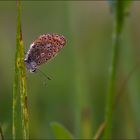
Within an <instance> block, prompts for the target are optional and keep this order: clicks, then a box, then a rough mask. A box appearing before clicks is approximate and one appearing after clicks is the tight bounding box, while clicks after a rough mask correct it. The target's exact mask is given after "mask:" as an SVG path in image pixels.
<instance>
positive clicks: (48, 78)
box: [37, 69, 51, 80]
mask: <svg viewBox="0 0 140 140" xmlns="http://www.w3.org/2000/svg"><path fill="white" fill-rule="evenodd" d="M37 70H38V71H39V72H40V73H41V74H42V75H44V76H45V77H46V78H47V79H48V80H51V78H50V77H48V76H47V75H46V74H45V73H44V72H43V71H41V70H40V69H37Z"/></svg>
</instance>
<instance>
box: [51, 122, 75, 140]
mask: <svg viewBox="0 0 140 140" xmlns="http://www.w3.org/2000/svg"><path fill="white" fill-rule="evenodd" d="M51 128H52V131H53V134H54V136H55V138H56V139H70V140H72V139H73V137H72V135H71V134H70V132H69V131H68V130H67V129H66V128H64V127H63V126H62V125H61V124H59V123H56V122H54V123H52V124H51Z"/></svg>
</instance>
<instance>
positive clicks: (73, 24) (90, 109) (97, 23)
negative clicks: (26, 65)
mask: <svg viewBox="0 0 140 140" xmlns="http://www.w3.org/2000/svg"><path fill="white" fill-rule="evenodd" d="M65 4H66V5H65ZM139 6H140V3H139V2H135V4H134V5H133V7H132V10H131V13H130V19H131V20H130V21H128V22H129V23H130V31H129V33H126V34H130V35H131V36H130V38H131V39H132V42H131V43H132V47H131V45H130V43H128V42H127V41H128V39H129V41H130V38H129V37H127V36H126V38H125V39H124V41H125V42H126V44H125V45H123V47H122V48H123V49H125V47H126V50H124V51H123V54H122V55H121V57H120V59H121V60H123V61H124V62H122V61H121V62H119V70H118V72H119V75H118V79H119V80H118V81H117V83H118V84H119V85H120V84H121V82H120V80H123V78H124V79H125V76H126V77H127V73H129V70H130V71H131V68H132V67H133V64H134V62H135V61H136V60H138V59H139V51H140V50H139V43H140V42H139V21H140V18H139V12H140V11H139ZM67 10H68V11H67ZM0 17H1V23H0V31H1V32H0V36H1V38H0V41H1V51H0V66H1V67H0V76H1V80H0V89H1V92H0V95H1V98H0V122H1V124H2V128H3V132H4V136H5V137H6V138H11V121H12V120H11V118H10V117H9V116H10V115H11V98H12V97H11V90H12V89H11V85H12V80H13V79H12V77H13V71H14V70H13V64H14V53H15V45H16V44H15V35H16V29H15V24H16V18H15V17H16V6H15V2H12V1H11V2H10V1H9V2H6V1H1V2H0ZM9 20H10V23H9ZM22 29H23V30H22V33H23V35H24V46H25V48H26V49H25V50H28V48H29V45H30V43H31V42H32V41H33V40H34V39H35V38H36V37H38V36H39V35H40V34H44V33H47V32H57V33H60V34H63V35H64V36H66V38H67V40H68V42H67V45H66V47H65V48H64V49H63V50H62V51H61V52H60V54H58V56H57V57H56V58H55V59H53V60H52V61H50V62H49V63H48V64H46V65H42V66H41V67H40V68H41V70H42V71H43V72H45V73H46V74H47V75H50V77H52V80H51V81H49V82H48V83H47V86H44V85H43V81H44V78H42V76H40V74H39V73H36V74H28V75H27V80H28V85H27V88H28V95H29V98H30V104H29V108H30V118H32V119H30V138H36V139H37V138H38V139H41V138H44V139H46V138H48V139H51V138H53V134H52V131H51V128H50V123H51V122H54V121H55V122H58V123H60V124H62V125H64V126H65V127H66V128H67V129H68V131H70V133H72V134H73V135H74V137H75V136H76V135H77V136H76V137H78V135H79V130H78V129H81V130H80V131H84V136H83V135H82V136H81V137H85V135H86V137H87V136H89V135H90V137H92V136H93V135H94V134H95V133H96V131H97V129H98V127H99V126H100V124H101V123H102V122H103V120H104V109H105V98H106V96H107V95H106V90H107V79H108V66H109V62H110V58H111V56H110V54H111V52H112V49H111V39H112V38H111V36H112V15H111V14H110V11H109V5H108V3H107V2H105V1H102V2H101V1H100V2H97V1H90V2H87V1H83V2H82V1H69V2H66V3H65V2H64V1H61V2H60V1H58V2H56V1H55V2H54V1H41V2H40V1H36V2H32V1H22ZM126 30H127V29H126ZM127 43H128V45H129V47H130V50H129V49H128V48H127V46H128V45H127ZM127 51H128V54H126V53H127ZM25 52H26V51H25ZM131 53H132V54H133V55H134V60H132V59H133V56H132V59H131V57H130V54H131ZM126 55H127V56H126ZM7 56H8V59H6V58H7ZM125 56H126V59H123V57H125ZM136 56H137V57H136ZM130 60H132V63H131V64H132V65H131V64H130V62H131V61H130ZM81 61H82V62H81ZM125 65H128V67H127V66H126V69H125V68H124V69H123V70H122V69H121V68H122V67H125ZM82 68H84V69H82ZM120 69H121V70H120ZM133 78H134V79H133ZM135 78H136V81H135ZM134 81H135V82H134ZM138 83H139V71H137V72H136V73H134V77H133V76H132V78H130V79H129V81H128V84H129V86H128V87H126V91H125V93H126V94H124V95H123V96H122V97H121V101H120V102H119V106H118V107H117V108H116V109H115V116H114V120H113V121H114V125H113V129H112V131H113V132H112V136H113V137H115V138H136V136H137V137H138V136H139V133H138V130H139V126H138V122H139V109H138V107H139V98H138V97H139V86H138V85H139V84H138ZM83 85H84V86H83ZM135 86H137V88H135ZM119 87H121V86H118V87H117V89H118V90H119ZM130 87H131V88H132V89H131V90H130ZM83 89H84V90H83ZM86 89H87V91H86ZM77 91H78V93H77ZM79 103H80V105H79ZM78 105H79V106H78ZM83 106H84V107H83ZM79 108H82V110H87V112H86V111H81V110H79ZM81 112H82V113H81ZM76 113H77V115H76ZM81 114H82V115H85V116H84V118H85V121H82V120H83V118H82V117H81ZM18 115H19V114H18ZM86 115H87V116H86ZM76 116H77V117H76ZM18 118H19V117H18ZM80 118H82V119H80ZM86 118H88V119H87V122H86ZM79 124H80V126H81V127H79ZM88 124H89V125H88ZM78 127H79V128H78ZM77 128H78V129H77ZM88 129H90V130H88ZM77 130H78V132H76V131H77ZM134 130H135V132H136V133H137V134H135V132H134ZM86 131H87V132H86ZM88 132H90V133H91V134H88ZM5 134H6V135H5ZM80 135H81V134H80Z"/></svg>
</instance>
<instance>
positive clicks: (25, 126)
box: [12, 0, 29, 139]
mask: <svg viewBox="0 0 140 140" xmlns="http://www.w3.org/2000/svg"><path fill="white" fill-rule="evenodd" d="M17 9H18V10H17V12H18V17H17V36H16V54H15V77H14V85H13V127H12V134H13V139H16V136H17V129H16V122H17V112H18V110H17V101H18V93H20V104H21V121H22V130H21V131H22V133H23V136H21V138H22V137H23V139H29V115H28V106H27V87H26V68H25V64H24V46H23V40H22V31H21V3H20V0H17Z"/></svg>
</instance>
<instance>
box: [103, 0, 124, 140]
mask: <svg viewBox="0 0 140 140" xmlns="http://www.w3.org/2000/svg"><path fill="white" fill-rule="evenodd" d="M123 23H124V13H123V3H122V1H121V0H117V1H116V7H115V11H114V32H113V44H112V47H113V55H112V62H111V69H110V75H109V88H108V95H107V103H106V113H105V123H106V128H105V132H104V136H103V138H105V139H108V138H110V137H111V129H112V118H113V104H114V98H115V90H116V88H115V86H116V75H117V64H118V58H119V50H120V41H121V33H122V29H123Z"/></svg>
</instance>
